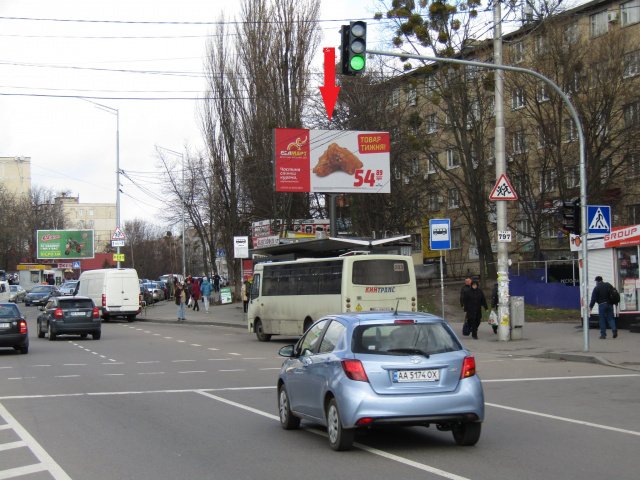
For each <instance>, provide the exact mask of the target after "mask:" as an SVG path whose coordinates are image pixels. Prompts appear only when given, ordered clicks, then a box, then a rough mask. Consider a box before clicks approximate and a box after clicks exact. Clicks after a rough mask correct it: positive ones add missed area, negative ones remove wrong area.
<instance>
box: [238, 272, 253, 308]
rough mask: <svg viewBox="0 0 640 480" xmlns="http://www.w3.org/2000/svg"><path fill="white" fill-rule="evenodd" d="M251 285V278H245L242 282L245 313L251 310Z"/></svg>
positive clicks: (241, 292)
mask: <svg viewBox="0 0 640 480" xmlns="http://www.w3.org/2000/svg"><path fill="white" fill-rule="evenodd" d="M250 287H251V285H250V284H249V280H245V281H244V283H243V284H242V289H241V291H240V294H241V296H242V307H243V308H244V313H247V312H248V311H249V288H250Z"/></svg>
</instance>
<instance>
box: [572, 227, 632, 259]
mask: <svg viewBox="0 0 640 480" xmlns="http://www.w3.org/2000/svg"><path fill="white" fill-rule="evenodd" d="M633 245H640V225H630V226H627V227H613V228H612V229H611V233H605V234H604V235H603V234H601V233H599V234H589V235H588V236H587V248H588V249H589V250H596V249H599V248H614V247H624V246H633ZM569 247H570V248H571V251H572V252H579V251H581V250H582V238H581V237H580V236H579V235H573V234H571V235H570V236H569Z"/></svg>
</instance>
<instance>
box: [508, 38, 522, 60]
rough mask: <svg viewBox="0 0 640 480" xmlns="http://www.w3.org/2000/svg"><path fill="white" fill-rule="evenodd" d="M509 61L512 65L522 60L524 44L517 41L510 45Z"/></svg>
mask: <svg viewBox="0 0 640 480" xmlns="http://www.w3.org/2000/svg"><path fill="white" fill-rule="evenodd" d="M511 59H512V61H513V63H520V62H522V61H523V60H524V42H523V41H519V42H515V43H514V44H513V45H511Z"/></svg>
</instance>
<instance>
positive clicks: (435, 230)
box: [429, 218, 451, 318]
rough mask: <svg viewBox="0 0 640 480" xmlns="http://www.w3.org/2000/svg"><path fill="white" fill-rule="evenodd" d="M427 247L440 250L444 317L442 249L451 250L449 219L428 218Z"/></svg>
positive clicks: (441, 294) (441, 297)
mask: <svg viewBox="0 0 640 480" xmlns="http://www.w3.org/2000/svg"><path fill="white" fill-rule="evenodd" d="M429 248H431V250H440V301H441V303H442V318H444V267H443V262H442V250H451V220H450V219H448V218H432V219H431V220H429Z"/></svg>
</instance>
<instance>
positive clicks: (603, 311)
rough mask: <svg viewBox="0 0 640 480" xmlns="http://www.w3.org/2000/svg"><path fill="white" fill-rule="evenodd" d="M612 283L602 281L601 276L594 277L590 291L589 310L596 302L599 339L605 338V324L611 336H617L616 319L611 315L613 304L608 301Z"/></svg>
mask: <svg viewBox="0 0 640 480" xmlns="http://www.w3.org/2000/svg"><path fill="white" fill-rule="evenodd" d="M612 290H613V285H611V284H610V283H609V282H604V281H603V280H602V277H601V276H600V275H598V276H597V277H596V286H595V287H594V288H593V292H591V302H589V310H591V309H592V308H593V306H594V305H595V304H596V303H597V304H598V318H599V320H600V339H602V340H604V339H605V338H607V324H608V325H609V327H611V334H612V336H613V338H618V328H617V327H616V319H615V317H614V316H613V304H612V303H611V302H610V301H609V298H610V294H611V291H612Z"/></svg>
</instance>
